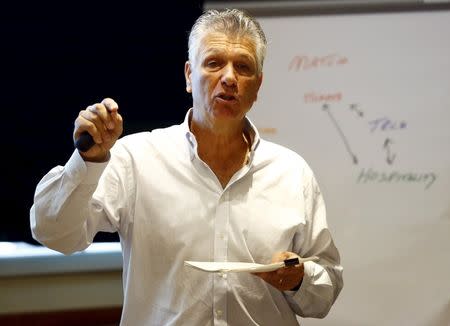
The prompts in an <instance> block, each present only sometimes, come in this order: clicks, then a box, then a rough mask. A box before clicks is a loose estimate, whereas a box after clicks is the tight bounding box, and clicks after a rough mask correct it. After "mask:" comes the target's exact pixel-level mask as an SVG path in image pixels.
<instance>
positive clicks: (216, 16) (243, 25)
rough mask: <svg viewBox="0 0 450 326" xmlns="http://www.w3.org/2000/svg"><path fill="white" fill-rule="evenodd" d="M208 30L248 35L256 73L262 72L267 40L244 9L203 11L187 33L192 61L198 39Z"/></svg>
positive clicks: (226, 33) (259, 27)
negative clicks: (252, 44)
mask: <svg viewBox="0 0 450 326" xmlns="http://www.w3.org/2000/svg"><path fill="white" fill-rule="evenodd" d="M208 32H220V33H223V34H225V35H229V36H236V37H248V38H249V39H250V40H251V41H252V42H253V43H254V44H255V49H256V53H255V54H256V61H257V65H258V66H257V68H258V73H261V72H262V68H263V62H264V57H265V56H266V47H267V41H266V36H265V35H264V31H263V30H262V28H261V26H260V25H259V23H258V22H257V21H256V20H255V19H254V18H253V17H251V16H250V15H248V14H247V13H245V12H244V11H241V10H238V9H225V10H223V11H218V10H208V11H206V12H204V13H203V14H202V15H201V16H200V17H199V18H198V19H197V20H196V22H195V23H194V25H193V26H192V29H191V32H190V34H189V43H188V46H189V60H190V61H191V62H194V58H195V55H196V54H197V51H198V48H199V45H200V41H201V40H202V38H203V37H204V36H205V35H206V34H207V33H208Z"/></svg>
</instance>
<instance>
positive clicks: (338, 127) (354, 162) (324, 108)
mask: <svg viewBox="0 0 450 326" xmlns="http://www.w3.org/2000/svg"><path fill="white" fill-rule="evenodd" d="M322 109H323V110H324V111H325V112H326V113H327V114H328V116H329V117H330V119H331V122H333V124H334V126H335V127H336V129H337V131H338V133H339V135H340V136H341V139H342V141H343V142H344V145H345V148H346V149H347V152H348V154H349V155H350V157H351V158H352V161H353V164H358V158H357V157H356V155H355V154H353V151H352V149H351V148H350V144H349V143H348V141H347V137H345V135H344V132H343V131H342V129H341V127H340V126H339V124H338V122H337V121H336V119H335V118H334V116H333V114H332V113H331V111H330V108H329V106H328V104H326V103H325V104H324V105H322Z"/></svg>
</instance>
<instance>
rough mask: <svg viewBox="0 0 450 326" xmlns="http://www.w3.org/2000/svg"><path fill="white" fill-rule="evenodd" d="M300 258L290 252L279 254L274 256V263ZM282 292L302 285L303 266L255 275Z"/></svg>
mask: <svg viewBox="0 0 450 326" xmlns="http://www.w3.org/2000/svg"><path fill="white" fill-rule="evenodd" d="M291 258H300V257H299V256H298V255H297V254H294V253H293V252H289V251H283V252H278V253H276V254H274V255H273V256H272V263H278V262H282V261H284V260H286V259H291ZM253 275H256V276H259V277H261V278H262V279H263V280H264V281H266V282H267V283H269V284H270V285H272V286H273V287H275V288H277V289H278V290H280V291H289V290H292V289H293V288H295V287H296V286H298V285H299V284H300V282H301V281H302V279H303V275H304V268H303V264H300V265H295V266H290V267H282V268H279V269H277V270H276V271H273V272H263V273H253Z"/></svg>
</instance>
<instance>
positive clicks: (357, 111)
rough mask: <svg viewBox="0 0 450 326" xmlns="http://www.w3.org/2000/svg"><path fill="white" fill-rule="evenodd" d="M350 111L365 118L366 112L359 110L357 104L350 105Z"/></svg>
mask: <svg viewBox="0 0 450 326" xmlns="http://www.w3.org/2000/svg"><path fill="white" fill-rule="evenodd" d="M350 111H355V112H356V114H357V115H359V117H360V118H362V117H364V112H363V111H362V110H360V109H359V106H358V104H356V103H352V104H350Z"/></svg>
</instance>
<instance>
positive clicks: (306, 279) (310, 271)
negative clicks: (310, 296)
mask: <svg viewBox="0 0 450 326" xmlns="http://www.w3.org/2000/svg"><path fill="white" fill-rule="evenodd" d="M314 266H315V264H314V262H312V261H307V262H304V263H303V268H304V275H303V279H302V284H301V285H300V288H299V289H298V290H297V291H284V293H286V295H287V296H289V297H296V298H300V297H302V292H304V291H305V289H306V288H307V287H308V285H309V284H311V279H312V277H313V275H314Z"/></svg>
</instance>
